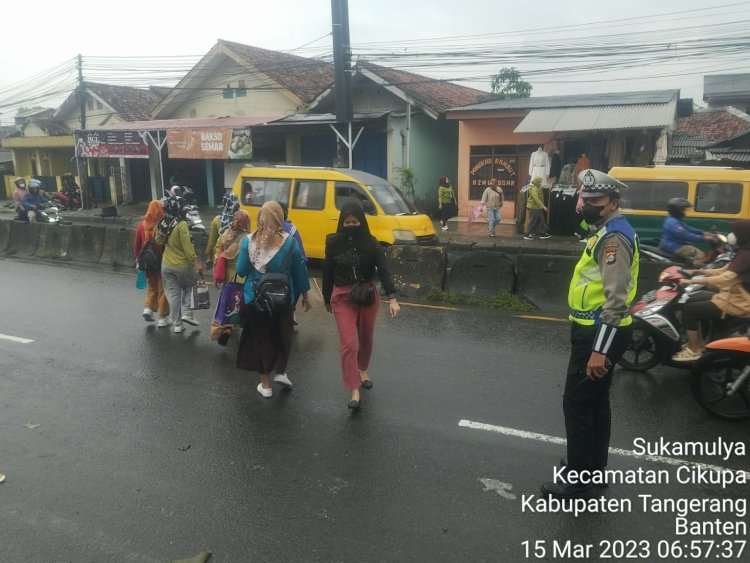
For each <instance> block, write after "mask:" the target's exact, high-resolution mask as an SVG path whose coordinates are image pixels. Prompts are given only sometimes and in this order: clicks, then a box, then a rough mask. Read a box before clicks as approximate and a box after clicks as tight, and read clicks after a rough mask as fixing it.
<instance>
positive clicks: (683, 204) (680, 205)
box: [667, 197, 693, 217]
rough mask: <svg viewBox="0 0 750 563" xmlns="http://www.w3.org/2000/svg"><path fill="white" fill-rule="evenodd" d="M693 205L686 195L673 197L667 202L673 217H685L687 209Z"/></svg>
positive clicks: (668, 209)
mask: <svg viewBox="0 0 750 563" xmlns="http://www.w3.org/2000/svg"><path fill="white" fill-rule="evenodd" d="M691 207H693V204H692V203H690V202H689V201H688V200H686V199H685V198H684V197H673V198H672V199H670V200H669V201H668V202H667V211H669V214H670V215H672V216H673V217H684V216H685V210H686V209H690V208H691Z"/></svg>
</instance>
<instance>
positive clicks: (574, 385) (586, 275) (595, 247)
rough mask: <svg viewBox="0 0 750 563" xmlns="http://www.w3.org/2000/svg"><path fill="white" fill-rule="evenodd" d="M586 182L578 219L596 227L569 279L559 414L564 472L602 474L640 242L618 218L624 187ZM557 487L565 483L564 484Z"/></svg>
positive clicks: (571, 493) (596, 176)
mask: <svg viewBox="0 0 750 563" xmlns="http://www.w3.org/2000/svg"><path fill="white" fill-rule="evenodd" d="M578 179H579V181H580V182H581V183H582V184H583V189H582V192H581V196H582V197H583V200H584V205H583V208H582V214H583V219H584V220H585V221H586V222H587V223H588V224H589V225H591V226H592V227H593V228H596V229H597V230H596V232H595V233H594V234H593V235H592V236H591V238H589V240H588V243H587V244H586V249H585V250H584V252H583V256H581V259H580V260H579V261H578V264H577V265H576V267H575V271H574V273H573V278H572V279H571V280H570V289H569V290H568V305H569V306H570V309H571V313H570V320H571V321H572V323H571V331H570V342H571V351H570V361H569V363H568V373H567V379H566V381H565V394H564V396H563V412H564V414H565V432H566V434H567V438H568V458H567V462H566V464H567V468H568V470H571V469H575V470H578V471H582V470H603V469H604V468H605V467H606V465H607V453H608V449H609V436H610V425H611V411H610V406H609V388H610V385H611V383H612V371H613V369H614V365H615V363H617V361H618V360H619V359H620V357H621V356H622V354H623V352H624V351H625V349H626V347H627V345H628V342H629V341H630V332H631V330H630V325H631V324H632V322H633V319H632V318H631V316H630V314H629V308H630V304H631V303H632V301H633V298H634V297H635V293H636V282H637V280H638V258H639V252H638V237H637V236H636V234H635V232H634V231H633V227H631V226H630V223H628V222H627V220H626V219H625V217H623V216H622V215H621V214H620V192H621V190H623V189H625V188H627V186H626V185H625V184H623V183H622V182H619V181H618V180H615V179H614V178H612V177H611V176H609V175H607V174H604V173H603V172H599V171H598V170H593V169H588V170H584V171H583V172H581V173H580V174H579V175H578ZM561 481H562V480H561ZM564 481H565V482H557V483H555V482H552V483H545V484H544V485H542V493H543V494H544V495H545V496H555V497H560V498H565V497H578V496H587V495H588V494H589V493H590V492H591V485H590V484H588V483H584V484H581V483H571V482H568V481H570V480H567V479H566V480H564Z"/></svg>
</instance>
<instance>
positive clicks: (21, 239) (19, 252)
mask: <svg viewBox="0 0 750 563" xmlns="http://www.w3.org/2000/svg"><path fill="white" fill-rule="evenodd" d="M40 226H41V225H39V224H38V223H22V222H18V221H13V223H12V224H11V227H10V244H9V245H8V248H7V254H9V255H15V256H21V257H24V258H28V257H29V256H32V255H33V254H34V252H36V246H37V244H38V242H39V230H40Z"/></svg>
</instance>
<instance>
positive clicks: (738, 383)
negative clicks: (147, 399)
mask: <svg viewBox="0 0 750 563" xmlns="http://www.w3.org/2000/svg"><path fill="white" fill-rule="evenodd" d="M692 391H693V396H694V397H695V400H696V401H698V404H699V405H700V406H701V407H703V408H704V409H705V410H706V411H708V412H709V413H710V414H712V415H713V416H715V417H717V418H722V419H724V420H745V419H750V338H749V337H748V336H747V335H745V336H736V337H732V338H723V339H720V340H715V341H713V342H710V343H709V344H707V345H706V352H705V353H704V354H703V356H701V357H700V359H699V360H698V361H697V362H696V363H695V365H694V366H693V371H692Z"/></svg>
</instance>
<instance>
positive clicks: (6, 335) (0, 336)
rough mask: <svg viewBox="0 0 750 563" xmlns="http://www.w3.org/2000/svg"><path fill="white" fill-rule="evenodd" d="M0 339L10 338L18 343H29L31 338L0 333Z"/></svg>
mask: <svg viewBox="0 0 750 563" xmlns="http://www.w3.org/2000/svg"><path fill="white" fill-rule="evenodd" d="M0 340H10V341H11V342H18V343H19V344H31V343H32V342H34V341H33V340H29V339H28V338H21V337H19V336H10V335H8V334H0Z"/></svg>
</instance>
